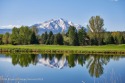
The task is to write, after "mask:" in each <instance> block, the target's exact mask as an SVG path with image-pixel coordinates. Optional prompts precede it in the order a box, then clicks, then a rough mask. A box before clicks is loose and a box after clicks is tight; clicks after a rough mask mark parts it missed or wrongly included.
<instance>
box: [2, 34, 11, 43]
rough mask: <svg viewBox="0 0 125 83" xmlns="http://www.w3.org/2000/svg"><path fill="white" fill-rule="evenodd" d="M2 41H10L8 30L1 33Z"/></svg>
mask: <svg viewBox="0 0 125 83" xmlns="http://www.w3.org/2000/svg"><path fill="white" fill-rule="evenodd" d="M2 42H3V43H4V44H9V43H11V40H10V34H9V33H8V32H6V33H5V34H4V35H3V38H2Z"/></svg>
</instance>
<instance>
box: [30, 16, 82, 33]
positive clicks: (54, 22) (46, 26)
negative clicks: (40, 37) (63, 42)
mask: <svg viewBox="0 0 125 83" xmlns="http://www.w3.org/2000/svg"><path fill="white" fill-rule="evenodd" d="M32 26H35V27H37V28H38V29H40V30H41V31H42V32H45V31H53V32H54V33H58V32H62V31H65V32H66V31H67V30H68V28H69V26H75V27H76V29H80V28H81V27H82V26H81V25H79V24H74V23H73V22H71V21H67V20H64V19H63V18H59V19H50V20H48V21H45V22H43V23H39V24H34V25H32Z"/></svg>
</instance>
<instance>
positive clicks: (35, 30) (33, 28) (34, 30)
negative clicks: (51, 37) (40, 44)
mask: <svg viewBox="0 0 125 83" xmlns="http://www.w3.org/2000/svg"><path fill="white" fill-rule="evenodd" d="M31 29H32V32H34V33H35V35H36V36H37V35H38V31H39V30H38V28H37V27H36V26H33V27H32V28H31Z"/></svg>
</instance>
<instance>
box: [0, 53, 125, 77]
mask: <svg viewBox="0 0 125 83" xmlns="http://www.w3.org/2000/svg"><path fill="white" fill-rule="evenodd" d="M120 58H125V56H123V55H82V54H69V55H65V54H9V55H7V54H6V55H4V56H3V55H2V56H0V61H8V62H12V64H13V65H17V64H18V65H20V66H21V67H28V66H29V65H30V64H32V65H34V66H35V65H44V66H47V67H50V68H58V69H63V68H65V67H69V68H73V67H75V66H76V65H81V66H84V65H85V66H86V68H87V69H88V72H89V74H90V75H91V76H92V77H96V78H98V77H100V76H101V75H102V74H103V73H104V67H103V66H104V65H107V64H108V63H109V62H110V60H111V59H112V60H119V59H120Z"/></svg>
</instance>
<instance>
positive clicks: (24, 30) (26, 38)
mask: <svg viewBox="0 0 125 83" xmlns="http://www.w3.org/2000/svg"><path fill="white" fill-rule="evenodd" d="M31 34H32V31H31V29H29V27H28V26H21V27H20V31H19V37H20V43H21V44H23V45H27V44H30V42H31Z"/></svg>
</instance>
